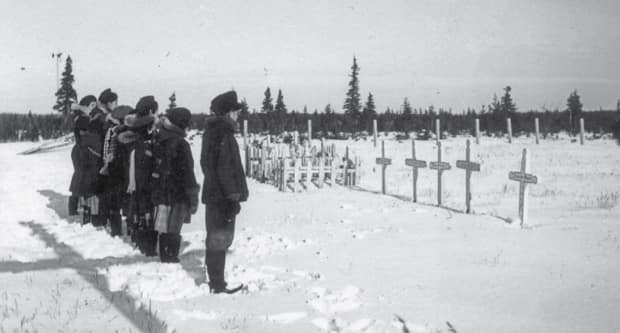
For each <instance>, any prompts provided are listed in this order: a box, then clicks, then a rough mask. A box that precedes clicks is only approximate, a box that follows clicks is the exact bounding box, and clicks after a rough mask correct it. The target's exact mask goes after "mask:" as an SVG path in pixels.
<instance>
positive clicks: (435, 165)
mask: <svg viewBox="0 0 620 333" xmlns="http://www.w3.org/2000/svg"><path fill="white" fill-rule="evenodd" d="M429 168H430V169H433V170H437V206H441V175H442V174H443V172H444V171H445V170H450V169H451V168H452V167H451V166H450V163H448V162H442V161H441V141H439V140H437V161H436V162H431V163H430V167H429Z"/></svg>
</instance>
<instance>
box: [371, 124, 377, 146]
mask: <svg viewBox="0 0 620 333" xmlns="http://www.w3.org/2000/svg"><path fill="white" fill-rule="evenodd" d="M372 140H373V144H374V146H375V147H377V119H373V120H372Z"/></svg>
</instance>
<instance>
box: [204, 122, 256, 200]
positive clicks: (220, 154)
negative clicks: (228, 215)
mask: <svg viewBox="0 0 620 333" xmlns="http://www.w3.org/2000/svg"><path fill="white" fill-rule="evenodd" d="M234 133H235V123H234V122H233V121H232V119H230V118H228V117H226V116H216V117H212V118H209V119H207V122H206V127H205V133H204V135H203V137H202V152H201V154H200V166H201V168H202V172H203V173H204V175H205V178H204V185H203V188H202V202H203V203H205V204H216V205H217V204H219V205H222V206H225V205H226V204H227V202H230V201H233V202H241V201H246V200H247V198H248V186H247V184H246V181H245V172H244V171H243V165H242V164H241V156H240V155H239V146H238V144H237V140H236V139H235V136H234Z"/></svg>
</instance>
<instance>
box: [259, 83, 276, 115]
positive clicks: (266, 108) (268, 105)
mask: <svg viewBox="0 0 620 333" xmlns="http://www.w3.org/2000/svg"><path fill="white" fill-rule="evenodd" d="M260 111H261V112H263V113H270V112H272V111H273V99H272V98H271V90H270V89H269V87H267V90H265V98H264V99H263V107H262V108H261V110H260Z"/></svg>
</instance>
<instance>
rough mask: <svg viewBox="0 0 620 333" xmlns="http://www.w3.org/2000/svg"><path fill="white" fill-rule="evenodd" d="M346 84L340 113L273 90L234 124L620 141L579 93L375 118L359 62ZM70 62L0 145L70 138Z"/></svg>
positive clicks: (3, 128)
mask: <svg viewBox="0 0 620 333" xmlns="http://www.w3.org/2000/svg"><path fill="white" fill-rule="evenodd" d="M350 70H351V72H350V74H349V77H350V80H349V84H348V90H347V92H346V94H345V99H344V103H343V105H342V108H340V110H341V111H342V112H336V110H337V107H336V108H335V107H333V106H332V105H331V104H327V105H326V106H325V107H324V108H323V110H318V109H315V110H313V111H309V110H308V109H307V107H304V108H303V109H302V110H290V111H289V110H288V108H287V106H286V104H285V102H284V94H283V92H282V90H281V89H278V93H277V96H276V101H275V104H274V102H273V97H272V92H271V88H270V87H267V88H266V90H265V92H264V98H263V101H262V103H261V106H260V109H259V110H257V109H253V110H252V111H251V112H250V107H249V105H248V104H247V102H246V101H245V99H243V100H242V102H241V104H242V110H241V114H240V117H239V119H238V121H239V124H242V123H243V121H244V120H247V121H248V127H249V132H250V133H269V134H272V135H279V134H281V133H283V132H290V131H306V130H307V123H308V120H311V121H312V130H313V137H327V138H346V137H350V136H354V135H357V134H360V133H364V132H365V133H372V126H373V125H372V124H373V120H374V119H376V120H377V125H378V130H379V131H381V132H401V133H403V135H405V136H408V133H410V132H416V133H417V136H418V137H419V138H422V139H423V138H425V137H428V133H429V132H434V123H435V119H440V121H441V128H442V132H444V133H447V134H449V135H459V134H473V131H474V122H475V119H476V118H478V119H480V130H481V132H482V134H483V135H485V134H486V135H491V136H500V135H504V134H505V133H506V132H507V127H506V119H507V118H510V119H511V122H512V132H513V134H514V135H517V136H518V135H522V134H529V133H533V132H534V119H535V118H538V119H539V122H540V131H541V134H542V135H543V136H546V135H548V134H556V133H559V132H562V131H565V132H568V133H572V134H575V133H576V132H577V131H578V130H579V128H578V126H579V119H580V118H583V119H584V121H585V129H586V131H588V132H593V133H599V134H604V133H614V135H615V136H616V137H617V138H618V139H619V140H620V101H619V102H618V106H617V108H616V110H615V111H612V110H596V111H588V112H584V110H583V105H582V103H581V100H580V96H579V94H578V92H577V90H575V91H573V92H571V93H570V94H569V96H568V98H567V101H566V109H564V110H554V111H549V110H545V111H535V110H532V111H528V112H522V111H521V112H519V111H518V110H517V106H516V103H515V102H514V100H513V98H512V95H511V94H512V88H511V87H510V86H506V87H504V88H503V95H502V96H501V97H498V96H497V95H493V98H492V100H491V103H490V104H488V105H486V106H485V105H483V106H482V107H481V108H480V109H478V110H475V109H472V108H468V109H467V110H463V111H462V112H461V113H454V112H452V110H450V109H448V110H446V109H442V108H439V109H435V107H434V106H432V105H431V106H428V107H426V108H413V107H412V105H411V102H410V101H409V99H408V98H407V97H404V99H403V102H402V104H401V105H400V107H399V108H398V109H392V108H389V107H388V108H387V109H386V110H384V111H383V112H381V113H379V112H377V110H376V106H375V102H374V96H373V94H372V93H371V92H369V93H368V95H367V97H366V100H365V102H364V103H362V100H361V99H362V97H361V94H360V78H359V73H360V66H359V65H358V63H357V58H356V57H353V64H352V65H351V67H350ZM72 71H73V69H72V59H71V57H70V56H69V57H68V58H67V59H66V63H65V69H64V71H63V73H62V80H61V83H60V87H59V89H58V91H57V92H56V94H55V95H56V104H55V105H54V107H53V109H54V110H57V111H59V112H58V113H57V114H48V115H39V114H35V115H33V114H32V113H31V112H30V113H28V114H27V115H24V114H6V113H5V114H0V141H15V140H36V139H37V138H39V137H42V138H44V139H48V138H55V137H58V136H60V135H62V134H63V133H69V132H70V131H71V128H72V121H71V117H70V110H69V109H70V105H71V103H73V102H75V101H76V100H77V92H76V91H75V90H74V89H73V83H74V82H75V78H74V76H73V73H72ZM169 100H170V105H171V106H173V105H176V94H175V93H173V94H172V96H170V98H169ZM206 117H207V115H206V114H194V115H193V121H192V128H195V129H199V130H202V129H204V119H205V118H206Z"/></svg>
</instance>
